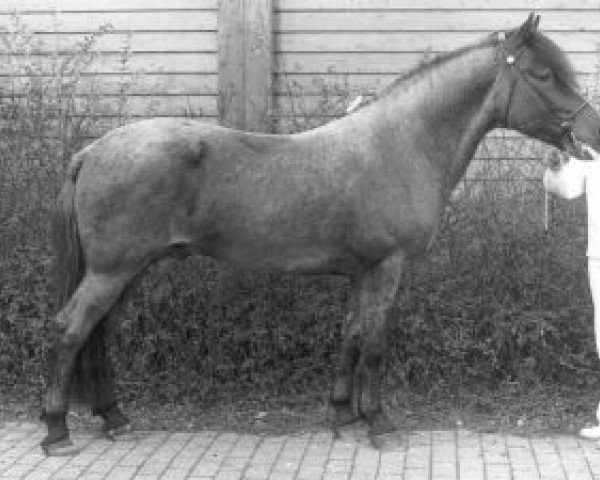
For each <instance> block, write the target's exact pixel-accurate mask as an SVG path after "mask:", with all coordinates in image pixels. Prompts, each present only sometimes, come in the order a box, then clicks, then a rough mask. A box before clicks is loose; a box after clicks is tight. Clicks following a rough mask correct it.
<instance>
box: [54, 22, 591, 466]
mask: <svg viewBox="0 0 600 480" xmlns="http://www.w3.org/2000/svg"><path fill="white" fill-rule="evenodd" d="M538 21H539V17H535V16H534V15H533V14H532V15H530V17H529V18H528V19H527V21H526V22H525V23H524V24H523V25H522V26H520V27H519V28H516V29H514V30H511V31H509V32H507V33H500V34H493V35H490V36H488V37H486V38H484V39H482V40H481V41H480V42H479V43H476V44H473V45H470V46H467V47H465V48H462V49H460V50H457V51H454V52H452V53H449V54H447V55H443V56H440V57H439V58H437V59H435V60H433V61H431V62H430V63H428V64H426V65H423V66H419V67H418V68H416V69H414V70H412V71H410V72H409V73H407V74H406V75H404V76H402V77H401V78H399V79H398V80H397V81H396V82H395V83H394V84H393V85H392V86H391V87H390V88H388V89H387V90H386V91H385V92H384V94H382V95H381V96H380V97H379V99H378V100H377V101H375V102H373V103H371V104H369V105H367V106H365V107H363V108H361V109H359V110H357V111H356V112H354V113H353V114H351V115H348V116H346V117H344V118H340V119H338V120H335V121H333V122H331V123H329V124H327V125H324V126H322V127H320V128H316V129H314V130H310V131H307V132H303V133H298V134H294V135H264V134H255V133H248V132H241V131H236V130H231V129H227V128H223V127H219V126H211V125H206V124H204V123H201V122H197V121H192V120H185V119H154V120H147V121H142V122H138V123H133V124H130V125H127V126H124V127H121V128H118V129H116V130H113V131H111V132H110V133H108V134H107V135H105V136H104V137H102V138H100V139H98V140H97V141H95V142H94V143H92V144H91V145H89V146H88V147H86V148H85V149H83V150H82V151H81V152H79V153H77V154H76V155H75V156H74V157H73V159H72V161H71V163H70V165H69V169H68V173H67V180H66V182H65V184H64V187H63V190H62V193H61V195H60V199H59V203H58V211H57V221H56V226H57V228H56V237H57V241H56V247H57V254H58V268H59V280H60V281H61V282H62V287H61V288H62V295H61V300H62V310H60V312H59V313H58V315H57V316H56V319H55V321H54V322H52V337H51V338H50V341H51V342H52V348H51V355H50V358H49V377H48V387H47V393H46V397H45V406H44V413H43V418H44V419H45V422H46V424H47V427H48V435H47V437H46V438H45V439H44V441H43V443H42V445H43V447H44V449H45V451H46V452H48V453H50V454H61V453H65V452H68V450H69V448H70V446H71V445H72V444H71V442H70V438H69V431H68V429H67V426H66V421H65V417H66V414H67V410H68V399H69V391H70V386H71V384H72V382H74V381H76V380H77V378H80V379H81V378H87V386H86V388H87V390H88V392H91V399H92V408H93V410H94V412H95V413H96V414H98V415H100V416H102V417H103V418H104V429H105V430H106V431H107V432H112V431H118V430H119V429H120V428H122V427H124V426H126V425H128V421H127V418H126V417H125V416H124V415H123V413H122V412H121V410H120V409H119V407H118V406H117V401H116V397H115V392H114V386H113V374H112V370H111V367H110V364H109V362H108V358H107V356H106V347H105V345H104V336H105V329H106V324H105V323H104V322H103V319H104V318H105V317H106V315H107V314H108V313H109V311H110V310H111V309H112V307H113V306H114V304H115V303H116V302H117V300H118V299H119V297H120V296H121V294H122V292H123V290H124V289H125V288H126V287H127V286H128V285H129V284H130V283H131V282H132V279H133V278H134V277H136V276H137V275H139V274H140V272H142V270H144V269H145V268H146V267H147V266H148V265H149V264H150V263H152V262H153V261H155V260H157V259H159V258H161V257H164V256H166V255H174V254H180V255H192V254H203V255H208V256H210V257H213V258H215V259H218V260H222V261H225V262H229V263H230V264H232V265H235V266H237V267H240V268H242V269H250V270H257V271H265V272H295V273H311V274H318V273H322V274H339V275H345V276H347V277H348V278H349V279H350V281H351V294H350V295H351V296H350V313H349V317H348V320H347V328H346V331H345V338H344V340H343V344H342V349H341V357H340V361H339V365H337V368H336V373H335V382H334V385H333V388H332V391H331V405H332V407H333V409H334V412H335V420H334V424H335V425H342V424H344V423H348V422H351V421H353V420H354V419H357V418H363V419H365V420H366V422H367V423H368V425H369V432H370V434H371V436H372V438H377V436H378V435H380V434H383V433H385V432H389V431H391V430H393V425H392V423H391V422H390V420H389V418H388V417H387V416H386V414H385V412H384V410H383V408H382V403H381V391H380V390H381V379H382V375H383V372H382V370H383V358H384V355H385V354H386V348H387V339H386V316H387V315H386V314H387V312H388V310H389V307H390V305H391V304H392V302H393V300H394V297H395V294H396V290H397V288H398V284H399V282H400V278H401V276H402V271H403V269H404V267H405V264H406V262H407V259H410V258H414V257H416V256H419V255H422V254H423V253H424V252H425V251H426V249H427V247H428V245H429V243H430V242H431V239H432V237H433V236H434V235H435V233H436V230H437V226H438V223H439V221H440V217H441V215H442V212H443V209H444V205H445V203H446V202H447V200H448V198H449V196H450V193H451V192H452V190H453V188H454V187H455V185H456V184H457V182H458V180H459V179H460V178H461V176H462V175H463V173H464V171H465V169H466V167H467V165H468V164H469V161H470V159H471V157H472V156H473V153H474V152H475V149H476V147H477V145H478V144H479V142H480V141H481V139H482V138H483V136H484V135H485V134H486V133H487V132H489V131H490V130H492V129H494V128H496V127H507V128H511V129H514V130H517V131H519V132H522V133H524V134H526V135H529V136H531V137H533V138H536V139H539V140H541V141H543V142H546V143H548V144H551V145H554V146H556V147H558V148H560V149H563V150H565V149H567V150H568V149H571V148H574V147H573V142H574V139H575V137H576V138H577V139H579V140H581V141H583V142H585V143H587V144H589V145H591V146H592V147H594V148H595V149H600V132H599V128H600V117H599V116H598V114H597V113H596V112H595V111H594V109H593V108H591V107H590V106H589V105H588V103H587V102H586V101H585V100H584V99H583V97H582V96H581V95H580V93H578V88H577V84H576V80H575V74H574V72H573V70H572V68H571V66H570V64H569V62H568V61H567V59H566V58H565V55H564V53H563V52H561V50H560V49H559V48H558V47H557V46H556V45H555V44H554V43H553V42H552V41H550V40H549V39H548V38H546V37H545V36H544V35H542V34H541V33H540V32H539V31H538V29H537V26H538ZM82 372H83V373H85V372H87V375H81V374H82Z"/></svg>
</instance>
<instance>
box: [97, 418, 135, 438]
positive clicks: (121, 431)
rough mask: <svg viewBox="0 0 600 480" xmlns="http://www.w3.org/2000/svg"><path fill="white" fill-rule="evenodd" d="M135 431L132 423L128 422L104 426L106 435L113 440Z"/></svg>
mask: <svg viewBox="0 0 600 480" xmlns="http://www.w3.org/2000/svg"><path fill="white" fill-rule="evenodd" d="M132 431H133V427H132V426H131V423H129V422H127V423H125V424H123V425H119V426H118V427H114V428H104V429H103V432H104V436H105V437H106V438H107V439H108V440H111V441H113V442H114V441H116V440H117V439H118V438H125V437H127V436H128V435H129V434H131V432H132Z"/></svg>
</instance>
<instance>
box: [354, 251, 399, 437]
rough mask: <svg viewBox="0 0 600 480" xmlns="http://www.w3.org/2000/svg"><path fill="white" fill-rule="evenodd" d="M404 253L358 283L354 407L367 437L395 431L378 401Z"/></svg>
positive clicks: (396, 255)
mask: <svg viewBox="0 0 600 480" xmlns="http://www.w3.org/2000/svg"><path fill="white" fill-rule="evenodd" d="M405 259H406V255H405V254H404V252H402V251H400V252H396V253H395V254H394V255H391V256H389V257H388V258H386V259H385V260H383V261H382V262H381V263H380V264H378V265H377V266H376V267H374V268H372V269H370V270H369V271H367V272H366V273H365V274H364V275H363V276H362V279H361V281H360V283H359V288H360V291H359V318H360V320H359V323H360V326H361V340H362V342H361V344H362V348H361V354H360V359H359V362H358V365H357V367H356V371H355V377H356V378H355V381H354V382H355V385H356V386H355V389H356V387H357V386H359V389H360V391H358V392H357V394H358V409H359V413H360V415H361V416H362V417H363V418H364V419H365V420H366V421H367V423H368V424H369V436H370V438H371V440H372V441H373V442H374V443H376V442H375V440H374V437H375V436H377V435H380V434H384V433H388V432H391V431H394V430H395V426H394V424H393V423H392V421H391V420H390V419H389V417H388V415H387V414H386V413H385V411H384V409H383V405H382V403H381V387H382V380H383V375H384V364H385V363H384V361H385V355H386V354H387V352H388V332H387V329H388V321H387V320H388V316H389V311H390V308H391V306H392V304H393V302H394V300H395V298H396V292H397V290H398V286H399V284H400V280H401V277H402V272H403V268H404V263H405Z"/></svg>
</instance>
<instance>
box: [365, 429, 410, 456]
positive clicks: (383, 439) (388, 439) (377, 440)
mask: <svg viewBox="0 0 600 480" xmlns="http://www.w3.org/2000/svg"><path fill="white" fill-rule="evenodd" d="M369 441H370V443H371V445H372V446H373V448H376V449H377V450H379V451H380V452H390V451H395V450H401V449H403V448H404V447H405V442H403V441H402V439H401V438H400V436H399V435H398V433H397V432H388V433H381V434H373V433H371V432H369Z"/></svg>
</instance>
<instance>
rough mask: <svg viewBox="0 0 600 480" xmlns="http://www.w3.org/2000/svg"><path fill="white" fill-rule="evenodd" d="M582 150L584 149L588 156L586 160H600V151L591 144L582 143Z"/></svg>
mask: <svg viewBox="0 0 600 480" xmlns="http://www.w3.org/2000/svg"><path fill="white" fill-rule="evenodd" d="M581 150H582V152H583V154H584V155H585V156H586V158H585V160H592V161H595V160H600V153H598V152H597V151H596V150H594V149H593V148H592V147H590V146H589V145H587V144H585V143H582V144H581Z"/></svg>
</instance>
